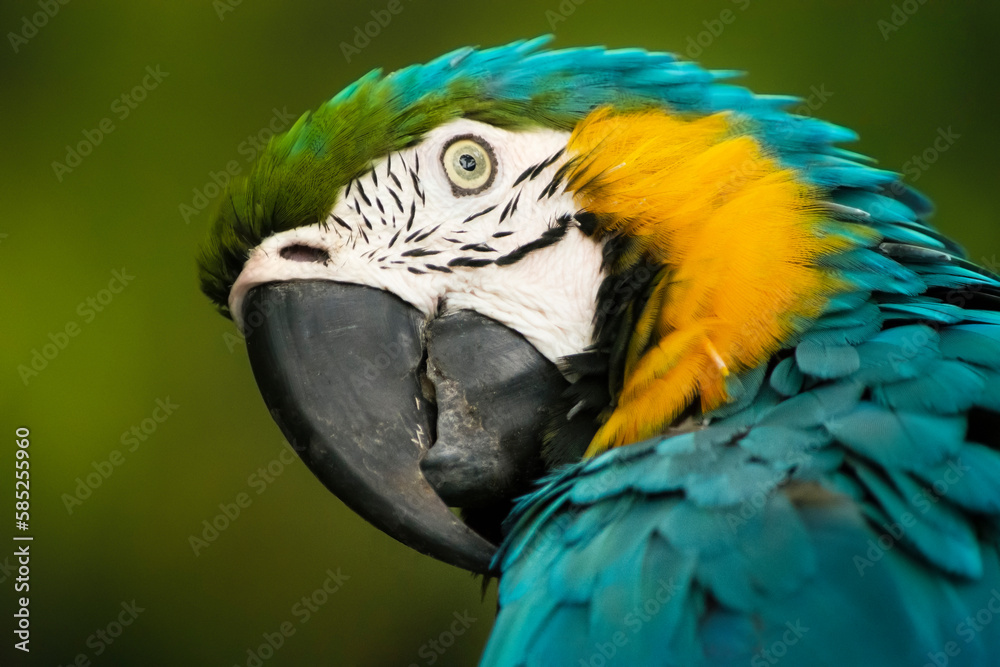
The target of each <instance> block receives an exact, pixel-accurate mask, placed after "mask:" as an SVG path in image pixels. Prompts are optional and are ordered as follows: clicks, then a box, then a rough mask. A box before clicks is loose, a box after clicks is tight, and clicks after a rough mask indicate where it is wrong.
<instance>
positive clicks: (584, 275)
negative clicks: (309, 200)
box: [229, 119, 604, 361]
mask: <svg viewBox="0 0 1000 667" xmlns="http://www.w3.org/2000/svg"><path fill="white" fill-rule="evenodd" d="M464 137H472V139H471V140H469V139H464ZM568 139H569V133H567V132H558V131H554V130H531V131H522V132H511V131H507V130H502V129H499V128H496V127H493V126H492V125H486V124H484V123H479V122H476V121H471V120H464V119H462V120H456V121H452V122H450V123H448V124H446V125H443V126H441V127H438V128H436V129H434V130H433V131H431V132H429V133H428V134H427V136H426V137H425V138H424V140H423V141H422V142H421V143H420V144H419V145H417V146H414V147H412V148H409V149H406V150H403V151H399V152H396V153H392V154H391V155H389V156H387V157H385V158H383V159H381V160H379V161H377V162H376V163H374V165H373V168H372V170H371V171H369V172H368V173H366V174H365V175H363V176H361V177H360V178H358V179H355V180H354V181H352V182H351V183H350V184H348V185H347V186H346V187H345V188H343V190H342V191H341V192H340V193H338V197H337V203H336V205H335V206H334V207H333V210H332V211H331V213H330V215H329V217H328V218H327V219H326V220H324V221H323V222H321V223H317V224H313V225H309V226H306V227H299V228H296V229H292V230H289V231H286V232H282V233H279V234H275V235H273V236H271V237H268V238H267V239H265V240H264V241H263V242H262V243H261V244H260V245H259V246H257V247H256V248H255V249H254V250H253V251H252V252H251V254H250V257H249V259H248V260H247V262H246V264H245V265H244V267H243V271H242V272H241V273H240V275H239V277H238V278H237V280H236V282H235V284H234V285H233V288H232V290H231V291H230V294H229V308H230V312H231V313H232V314H233V317H234V319H235V320H236V322H237V325H238V326H240V327H241V329H242V327H243V325H242V317H243V312H242V306H243V299H244V298H245V296H246V294H247V292H248V291H249V290H250V289H251V288H252V287H254V286H256V285H261V284H264V283H269V282H282V281H287V280H331V281H336V282H342V283H354V284H359V285H367V286H369V287H376V288H380V289H384V290H386V291H388V292H391V293H393V294H395V295H397V296H399V297H400V298H401V299H403V300H404V301H406V302H408V303H410V304H412V305H413V306H415V307H416V308H418V309H419V310H420V311H421V312H423V313H424V315H426V316H427V317H428V318H431V317H434V316H435V315H438V314H443V313H446V312H451V311H455V310H474V311H476V312H478V313H481V314H483V315H486V316H488V317H491V318H493V319H495V320H497V321H498V322H501V323H502V324H504V325H506V326H508V327H510V328H511V329H514V330H515V331H518V332H519V333H521V334H522V335H523V336H524V337H525V338H527V339H528V340H529V341H530V342H531V343H532V344H533V345H534V346H535V347H536V348H537V349H538V350H539V351H540V352H541V353H542V354H544V355H545V356H546V357H547V358H549V359H550V360H552V361H557V360H559V359H560V358H561V357H563V356H566V355H568V354H574V353H578V352H581V351H582V350H583V349H584V348H585V347H586V346H588V345H589V344H590V343H591V342H592V340H591V338H592V335H593V326H594V314H595V311H596V306H597V290H598V287H599V286H600V284H601V281H602V279H603V277H604V276H603V273H602V270H601V260H602V248H601V245H600V244H598V243H596V242H595V241H593V240H592V239H591V238H589V237H587V236H586V235H584V234H583V233H582V232H581V231H580V229H579V227H578V225H577V223H576V222H575V221H574V220H573V218H572V214H573V213H574V212H575V211H576V210H577V207H576V205H575V203H574V201H573V196H572V193H569V192H566V191H565V190H564V185H565V183H564V182H562V181H558V180H557V181H554V180H553V177H554V176H555V175H556V172H557V171H558V169H559V167H560V166H561V165H562V164H564V162H565V161H566V156H565V155H563V154H562V149H563V148H564V147H565V146H566V142H567V141H568ZM456 141H459V142H462V141H465V142H468V141H472V142H473V143H472V144H458V147H459V148H462V147H463V146H464V145H468V146H469V149H470V150H469V151H466V152H465V153H462V151H458V152H459V153H462V154H461V155H456V150H455V149H454V148H452V147H454V146H455V145H456ZM477 146H482V149H480V150H477ZM490 151H492V154H491V155H490ZM445 153H448V155H447V159H448V160H449V162H448V168H447V169H446V165H445V164H444V163H443V159H444V158H445V157H446V156H445V155H444V154H445ZM466 153H468V154H466ZM487 157H491V158H493V159H495V165H488V166H489V167H490V168H492V169H494V170H495V172H494V173H492V175H491V176H490V177H489V178H486V177H484V176H483V171H482V170H483V168H484V160H485V158H487ZM466 168H467V169H468V171H469V174H470V177H469V183H470V184H471V185H474V186H475V188H473V187H469V188H468V189H463V188H464V186H465V182H463V181H461V180H458V181H457V182H456V180H457V179H458V178H460V177H461V176H462V173H461V172H462V169H466ZM456 172H458V174H457V175H456ZM484 183H485V185H483V184H484ZM477 188H478V189H477Z"/></svg>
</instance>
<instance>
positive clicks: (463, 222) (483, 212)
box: [462, 204, 497, 225]
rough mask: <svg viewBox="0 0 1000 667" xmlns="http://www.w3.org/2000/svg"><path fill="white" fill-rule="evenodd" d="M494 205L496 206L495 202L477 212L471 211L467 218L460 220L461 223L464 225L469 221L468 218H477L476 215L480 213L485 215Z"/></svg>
mask: <svg viewBox="0 0 1000 667" xmlns="http://www.w3.org/2000/svg"><path fill="white" fill-rule="evenodd" d="M496 207H497V205H496V204H493V206H487V207H486V208H484V209H483V210H482V211H480V212H479V213H473V214H472V215H470V216H469V217H468V218H466V219H465V220H463V221H462V224H463V225H464V224H465V223H467V222H469V221H470V220H475V219H476V218H478V217H479V216H481V215H486V214H487V213H489V212H490V211H492V210H493V209H495V208H496Z"/></svg>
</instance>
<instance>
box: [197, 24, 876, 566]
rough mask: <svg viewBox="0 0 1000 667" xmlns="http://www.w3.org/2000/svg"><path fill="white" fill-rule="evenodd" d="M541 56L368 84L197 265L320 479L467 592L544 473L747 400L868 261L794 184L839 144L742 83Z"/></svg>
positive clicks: (506, 54) (807, 185)
mask: <svg viewBox="0 0 1000 667" xmlns="http://www.w3.org/2000/svg"><path fill="white" fill-rule="evenodd" d="M545 41H546V40H545V39H541V40H533V41H528V42H519V43H515V44H511V45H507V46H504V47H499V48H494V49H487V50H474V49H462V50H459V51H456V52H453V53H449V54H447V55H445V56H443V57H441V58H439V59H437V60H435V61H433V62H430V63H428V64H426V65H422V66H414V67H410V68H406V69H403V70H400V71H398V72H395V73H392V74H390V75H387V76H383V75H382V74H381V73H380V72H377V71H376V72H373V73H371V74H369V75H368V76H365V77H363V78H362V79H360V80H359V81H358V82H356V83H355V84H353V85H351V86H349V87H348V88H346V89H345V90H344V91H342V92H341V93H340V94H338V95H337V96H335V97H334V98H333V99H331V100H330V101H329V102H327V103H326V104H324V105H323V106H322V107H320V108H319V109H318V110H317V111H316V112H314V113H311V114H305V115H303V116H302V117H301V118H300V119H299V120H298V121H297V122H296V123H295V125H294V126H293V127H292V128H291V129H290V130H289V131H288V132H286V133H285V134H283V135H280V136H277V137H275V138H273V139H272V140H271V141H270V143H269V144H268V146H267V148H266V150H265V151H264V152H263V154H262V155H261V156H260V157H259V158H258V161H257V162H256V163H255V164H254V166H253V168H252V169H251V170H250V171H249V172H248V173H247V174H245V175H243V176H241V177H239V178H237V179H234V181H233V182H232V183H231V184H230V185H229V187H228V190H227V192H226V193H225V195H224V196H223V197H222V198H221V200H220V202H219V205H218V209H217V212H216V214H215V219H214V223H213V226H212V229H211V232H210V236H209V239H208V241H207V243H206V244H205V246H204V248H203V251H202V254H201V256H200V261H199V263H200V271H201V281H202V288H203V290H204V292H205V293H206V294H207V295H208V296H209V297H210V298H211V299H212V300H213V301H214V302H215V303H216V304H217V306H218V307H219V309H220V310H221V312H222V313H223V314H224V315H226V316H228V317H231V318H232V319H233V320H234V321H235V322H236V324H237V326H239V327H240V329H241V331H243V333H244V334H245V336H246V341H247V349H248V353H249V357H250V361H251V365H252V367H253V371H254V374H255V377H256V379H257V382H258V385H259V387H260V390H261V394H262V396H263V398H264V400H265V402H266V404H267V406H268V408H269V410H270V412H271V415H272V417H273V418H274V420H275V421H276V422H277V424H278V425H279V426H280V428H281V429H282V432H283V433H284V435H285V436H286V438H287V439H288V440H289V442H290V443H291V444H292V445H293V447H294V448H295V449H296V451H297V452H298V453H299V454H300V456H301V457H302V458H303V460H304V461H305V462H306V464H307V465H308V466H309V467H310V469H311V470H312V471H313V472H314V473H315V475H316V476H317V477H318V478H319V479H320V480H321V481H322V482H323V483H324V484H325V485H326V486H327V487H328V488H329V489H330V490H331V491H332V492H333V493H334V494H336V495H337V496H338V497H340V498H341V499H342V500H343V501H344V502H345V503H346V504H347V505H348V506H350V507H351V508H352V509H353V510H354V511H356V512H357V513H358V514H360V515H361V516H363V517H364V518H365V519H367V520H368V521H369V522H371V523H372V524H374V525H375V526H377V527H379V528H380V529H382V530H384V531H385V532H387V533H388V534H390V535H391V536H393V537H395V538H396V539H398V540H400V541H401V542H403V543H404V544H407V545H409V546H411V547H413V548H415V549H417V550H419V551H421V552H423V553H426V554H428V555H431V556H434V557H436V558H439V559H441V560H444V561H446V562H449V563H452V564H455V565H457V566H460V567H463V568H466V569H470V570H473V571H478V572H485V571H488V569H489V564H490V560H491V558H492V556H493V554H494V551H495V547H494V542H495V541H496V540H497V538H498V537H499V533H498V531H499V521H500V520H501V519H502V518H503V517H504V516H505V514H506V513H507V511H508V510H509V508H510V503H511V501H512V499H513V498H515V497H517V496H518V495H520V494H523V493H524V492H525V491H527V490H528V489H529V488H530V484H531V482H532V481H533V480H535V479H536V478H538V477H539V476H541V475H542V474H544V473H545V472H546V471H547V470H550V469H552V468H554V467H556V466H558V465H560V464H562V463H567V462H572V461H577V460H579V459H580V458H581V457H584V456H593V455H596V454H599V453H601V452H603V451H605V450H607V449H610V448H615V447H619V446H622V445H628V444H630V443H632V442H636V441H638V440H641V439H645V438H648V437H651V436H653V435H656V434H658V433H663V432H667V431H669V430H670V429H693V428H698V427H699V425H700V424H703V423H706V421H707V420H708V419H710V418H711V415H712V412H713V411H714V410H719V409H723V408H724V407H725V406H726V405H727V404H729V403H731V402H733V401H734V400H738V397H739V394H740V378H741V374H742V373H744V372H747V371H750V370H752V369H754V368H756V367H758V366H760V365H761V364H763V363H766V362H767V360H768V358H769V357H770V356H771V355H772V354H774V353H775V352H776V351H778V350H779V349H781V347H782V346H783V344H784V343H785V342H787V341H788V340H789V339H791V338H793V337H794V336H795V335H796V334H797V333H799V332H801V331H802V329H803V327H805V326H806V325H807V323H808V322H810V321H811V320H812V319H814V318H816V317H817V316H818V315H819V314H820V313H821V312H822V311H823V309H824V308H825V307H826V304H827V303H828V302H829V300H830V298H831V297H832V296H833V295H836V294H838V293H840V292H841V291H844V289H845V287H844V284H845V281H844V279H843V277H842V276H840V275H838V274H837V273H836V272H834V271H832V270H830V269H829V268H828V265H829V263H828V262H827V261H826V260H827V259H828V258H829V257H831V256H833V255H836V254H843V253H847V252H850V251H851V250H852V249H853V248H854V247H855V246H857V245H858V244H862V243H868V242H870V241H871V233H870V232H868V231H865V229H864V228H860V227H858V226H852V225H850V224H848V223H844V222H836V221H834V220H833V219H832V217H831V215H829V212H830V210H831V209H832V208H835V207H837V206H838V205H835V204H831V203H828V202H825V201H824V189H823V183H822V172H821V171H819V170H816V171H815V177H806V176H803V170H802V169H801V168H799V167H801V165H799V164H798V163H797V162H796V160H797V159H798V158H799V157H800V156H804V155H810V156H813V155H815V154H816V153H817V152H821V153H822V152H825V153H826V154H827V155H829V160H830V161H837V160H841V161H843V162H844V163H845V165H846V164H847V163H848V162H849V158H848V157H846V153H845V155H844V156H841V155H840V154H838V153H837V151H838V150H839V149H834V148H831V144H832V142H834V141H839V140H844V139H850V138H852V137H851V135H850V133H848V132H846V131H844V130H842V129H841V128H838V127H836V126H833V125H829V124H826V123H823V122H821V121H818V120H815V119H811V118H803V117H797V116H794V115H791V114H789V113H788V112H786V111H785V110H784V107H787V106H788V105H790V104H792V103H794V100H793V99H791V98H778V97H763V96H755V95H753V94H751V93H749V92H748V91H746V90H744V89H742V88H738V87H734V86H729V85H724V84H721V83H719V81H720V80H721V79H725V78H727V77H730V76H732V75H733V73H732V72H712V71H706V70H704V69H701V68H700V67H698V66H697V65H695V64H693V63H689V62H683V61H680V60H677V59H676V58H674V57H673V56H671V55H669V54H660V53H648V52H645V51H641V50H619V51H609V50H604V49H601V48H591V49H571V50H565V51H546V50H544V49H542V46H543V45H544V42H545ZM851 164H853V163H851ZM866 173H872V174H875V173H877V172H876V171H875V170H871V169H867V170H866ZM872 178H875V177H872ZM875 185H876V186H878V185H879V184H877V183H876V184H875ZM845 208H846V207H843V206H841V207H840V209H839V210H840V211H841V212H843V210H844V209H845ZM840 217H841V218H843V216H840ZM450 507H459V508H462V509H463V510H464V514H463V517H464V521H463V520H461V519H459V517H457V516H456V515H455V514H454V513H453V512H452V511H451V510H450V509H449V508H450Z"/></svg>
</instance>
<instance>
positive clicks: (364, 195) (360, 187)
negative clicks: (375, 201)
mask: <svg viewBox="0 0 1000 667" xmlns="http://www.w3.org/2000/svg"><path fill="white" fill-rule="evenodd" d="M372 173H374V172H372ZM358 194H359V195H361V198H362V199H363V200H365V206H371V205H372V200H371V199H369V198H368V195H367V193H365V186H363V185H361V181H360V180H359V181H358ZM354 203H355V204H357V203H358V201H357V200H356V199H355V200H354Z"/></svg>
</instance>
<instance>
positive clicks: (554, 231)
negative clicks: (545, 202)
mask: <svg viewBox="0 0 1000 667" xmlns="http://www.w3.org/2000/svg"><path fill="white" fill-rule="evenodd" d="M572 220H573V217H572V216H570V215H563V216H560V217H559V219H558V220H557V221H556V224H555V226H554V227H550V228H549V229H546V230H545V231H544V232H542V235H541V236H540V237H538V238H537V239H535V240H534V241H531V242H529V243H525V244H524V245H522V246H519V247H517V248H516V249H514V250H512V251H511V252H509V253H507V254H506V255H504V256H503V257H500V258H499V259H497V260H496V264H497V266H510V265H511V264H514V263H515V262H520V261H521V260H522V259H524V258H525V257H527V256H528V255H529V254H531V253H533V252H535V251H536V250H541V249H542V248H546V247H548V246H550V245H553V244H554V243H557V242H558V241H559V239H561V238H562V237H563V236H565V235H566V230H567V229H569V223H570V222H572Z"/></svg>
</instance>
